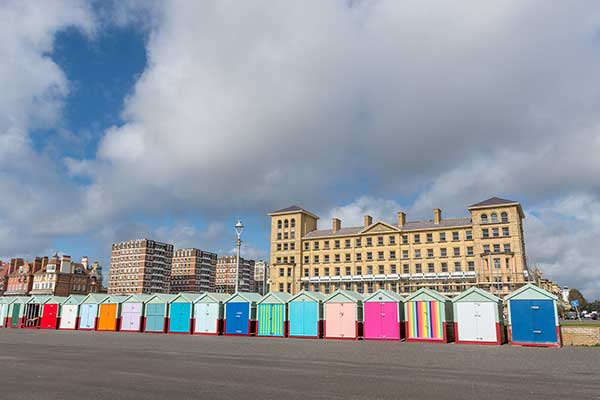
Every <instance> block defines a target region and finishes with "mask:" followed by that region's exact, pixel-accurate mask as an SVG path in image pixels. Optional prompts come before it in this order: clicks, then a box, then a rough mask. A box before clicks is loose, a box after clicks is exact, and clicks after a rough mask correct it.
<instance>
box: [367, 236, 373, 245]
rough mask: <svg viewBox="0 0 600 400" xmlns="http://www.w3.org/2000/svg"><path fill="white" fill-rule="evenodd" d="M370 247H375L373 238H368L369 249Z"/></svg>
mask: <svg viewBox="0 0 600 400" xmlns="http://www.w3.org/2000/svg"><path fill="white" fill-rule="evenodd" d="M369 246H373V239H372V238H370V237H369V238H367V247H369Z"/></svg>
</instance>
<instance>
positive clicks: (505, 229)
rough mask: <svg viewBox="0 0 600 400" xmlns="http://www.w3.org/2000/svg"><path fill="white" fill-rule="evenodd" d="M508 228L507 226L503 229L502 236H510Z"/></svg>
mask: <svg viewBox="0 0 600 400" xmlns="http://www.w3.org/2000/svg"><path fill="white" fill-rule="evenodd" d="M508 235H509V234H508V226H505V227H504V228H502V236H508Z"/></svg>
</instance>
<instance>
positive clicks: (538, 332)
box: [533, 331, 542, 334]
mask: <svg viewBox="0 0 600 400" xmlns="http://www.w3.org/2000/svg"><path fill="white" fill-rule="evenodd" d="M533 333H537V334H540V333H542V331H533Z"/></svg>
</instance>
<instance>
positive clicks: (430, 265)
mask: <svg viewBox="0 0 600 400" xmlns="http://www.w3.org/2000/svg"><path fill="white" fill-rule="evenodd" d="M427 272H429V273H433V272H435V265H434V264H433V263H429V264H427Z"/></svg>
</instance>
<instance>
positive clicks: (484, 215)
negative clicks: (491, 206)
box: [481, 214, 488, 224]
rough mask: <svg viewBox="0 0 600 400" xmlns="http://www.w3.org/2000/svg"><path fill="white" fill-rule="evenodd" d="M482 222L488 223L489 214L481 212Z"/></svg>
mask: <svg viewBox="0 0 600 400" xmlns="http://www.w3.org/2000/svg"><path fill="white" fill-rule="evenodd" d="M481 223H482V224H487V223H488V219H487V214H481Z"/></svg>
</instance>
